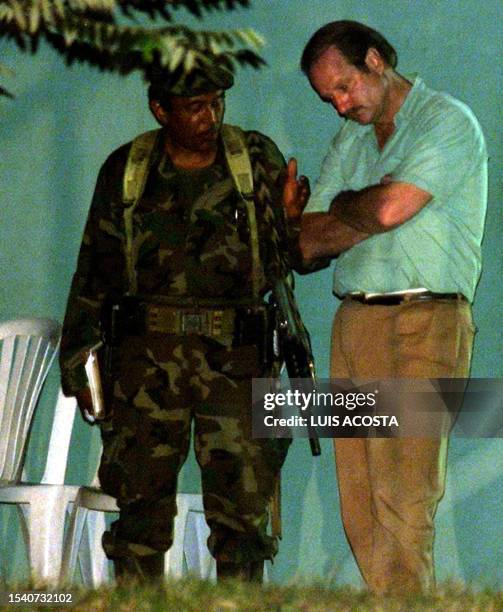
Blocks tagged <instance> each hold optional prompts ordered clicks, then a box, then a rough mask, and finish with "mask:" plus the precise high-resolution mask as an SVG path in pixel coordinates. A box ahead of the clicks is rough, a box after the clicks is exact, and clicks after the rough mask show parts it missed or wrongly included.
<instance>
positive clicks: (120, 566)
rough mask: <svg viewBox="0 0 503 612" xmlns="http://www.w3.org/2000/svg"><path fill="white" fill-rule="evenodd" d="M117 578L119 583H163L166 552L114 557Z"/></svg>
mask: <svg viewBox="0 0 503 612" xmlns="http://www.w3.org/2000/svg"><path fill="white" fill-rule="evenodd" d="M113 563H114V570H115V578H116V580H117V582H118V583H127V582H130V581H131V580H136V581H137V582H151V583H161V582H162V579H163V577H164V553H162V552H159V553H155V554H154V555H147V556H145V557H137V556H130V557H116V558H115V559H113Z"/></svg>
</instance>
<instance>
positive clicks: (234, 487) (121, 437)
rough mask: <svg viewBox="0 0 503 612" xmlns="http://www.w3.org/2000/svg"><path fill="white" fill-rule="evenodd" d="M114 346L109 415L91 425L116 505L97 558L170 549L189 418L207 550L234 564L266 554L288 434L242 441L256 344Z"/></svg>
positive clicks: (257, 371) (161, 338)
mask: <svg viewBox="0 0 503 612" xmlns="http://www.w3.org/2000/svg"><path fill="white" fill-rule="evenodd" d="M117 353H118V355H117V360H116V362H117V363H116V377H115V385H114V390H113V399H112V400H111V402H110V408H111V414H110V415H109V416H108V417H107V419H106V420H105V421H104V422H103V423H102V425H101V433H102V439H103V456H102V460H101V465H100V471H99V476H100V481H101V485H102V488H103V490H104V491H105V492H107V493H108V494H110V495H112V496H114V497H116V498H117V501H118V505H119V508H120V515H119V519H118V520H117V521H116V522H115V523H114V524H113V525H112V527H111V529H110V530H109V531H107V532H105V535H104V537H103V546H104V549H105V552H106V554H107V556H108V557H110V558H117V557H123V556H131V555H136V556H144V555H151V554H154V553H156V552H159V551H166V550H168V549H169V547H170V546H171V544H172V541H173V519H174V516H175V515H176V488H177V478H178V473H179V471H180V468H181V467H182V465H183V463H184V461H185V459H186V457H187V454H188V451H189V445H190V437H191V428H192V424H193V425H194V449H195V454H196V458H197V462H198V464H199V466H200V469H201V481H202V491H203V503H204V509H205V516H206V521H207V523H208V525H209V527H210V532H211V533H210V537H209V539H208V548H209V550H210V552H211V554H212V555H213V556H214V557H215V558H217V559H219V560H222V561H231V562H234V563H242V562H250V561H254V560H262V559H272V557H273V556H274V555H275V553H276V552H277V540H276V538H273V537H271V536H270V535H268V534H267V523H268V502H269V500H270V498H271V496H272V494H273V491H274V487H275V484H276V481H277V478H278V476H279V471H280V468H281V466H282V464H283V461H284V459H285V457H286V453H287V450H288V445H289V441H288V440H262V439H253V438H252V431H251V430H252V426H251V414H252V403H251V379H252V377H258V376H264V375H265V373H264V371H263V370H262V368H261V365H260V363H259V361H258V352H257V349H256V347H254V346H242V347H238V348H226V347H224V346H222V345H221V344H219V343H217V342H215V341H214V340H211V339H209V338H204V337H201V336H185V337H180V336H174V335H167V334H157V335H155V334H151V335H150V336H131V337H128V338H126V339H125V341H124V342H123V344H122V346H121V347H120V348H119V350H118V351H117Z"/></svg>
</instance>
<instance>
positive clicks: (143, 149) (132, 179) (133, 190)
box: [122, 129, 160, 208]
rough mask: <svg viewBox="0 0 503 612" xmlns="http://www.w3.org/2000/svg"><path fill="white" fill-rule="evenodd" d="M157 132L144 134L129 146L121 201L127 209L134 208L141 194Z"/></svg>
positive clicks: (151, 131)
mask: <svg viewBox="0 0 503 612" xmlns="http://www.w3.org/2000/svg"><path fill="white" fill-rule="evenodd" d="M159 132H160V130H159V129H157V130H150V131H149V132H144V133H143V134H140V135H139V136H137V137H136V138H135V139H134V140H133V142H132V144H131V149H130V150H129V155H128V158H127V162H126V168H125V170H124V179H123V184H122V200H123V202H124V206H126V207H127V208H129V206H135V205H136V204H137V202H138V200H139V199H140V198H141V196H142V194H143V190H144V189H145V183H146V182H147V176H148V170H149V168H150V163H151V158H152V151H153V150H154V145H155V142H156V140H157V137H158V135H159Z"/></svg>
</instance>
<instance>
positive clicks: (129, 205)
mask: <svg viewBox="0 0 503 612" xmlns="http://www.w3.org/2000/svg"><path fill="white" fill-rule="evenodd" d="M159 132H160V130H150V131H149V132H145V133H143V134H140V135H139V136H137V137H136V138H135V139H134V140H133V143H132V145H131V149H130V151H129V155H128V159H127V162H126V168H125V170H124V179H123V186H122V200H123V203H124V229H125V234H126V243H125V245H124V251H125V256H126V268H127V275H128V285H129V287H128V289H129V291H128V293H129V295H135V294H136V292H137V289H138V284H137V280H136V267H135V252H134V228H133V213H134V210H135V208H136V206H137V204H138V202H139V201H140V198H141V196H142V194H143V191H144V189H145V184H146V182H147V177H148V171H149V169H150V165H151V163H152V151H153V150H154V146H155V142H156V140H157V137H158V135H159Z"/></svg>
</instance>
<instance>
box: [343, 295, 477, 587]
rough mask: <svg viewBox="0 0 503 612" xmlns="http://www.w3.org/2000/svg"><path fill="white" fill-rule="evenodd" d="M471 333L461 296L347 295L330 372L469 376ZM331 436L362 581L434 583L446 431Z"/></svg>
mask: <svg viewBox="0 0 503 612" xmlns="http://www.w3.org/2000/svg"><path fill="white" fill-rule="evenodd" d="M473 336H474V327H473V323H472V316H471V307H470V305H469V304H468V303H467V302H464V301H461V300H435V301H425V302H405V303H403V304H400V305H397V306H378V305H366V304H360V303H358V302H354V301H351V300H345V301H344V302H343V304H342V305H341V307H340V308H339V310H338V311H337V313H336V316H335V319H334V324H333V332H332V350H331V376H332V378H352V377H363V378H451V377H456V378H458V377H459V378H462V377H467V376H468V373H469V367H470V359H471V350H472V344H473ZM447 429H448V428H447ZM334 442H335V452H336V468H337V478H338V485H339V495H340V503H341V511H342V520H343V524H344V529H345V532H346V535H347V538H348V540H349V543H350V546H351V549H352V551H353V554H354V556H355V558H356V561H357V563H358V566H359V568H360V571H361V573H362V575H363V578H364V579H365V581H366V583H367V585H368V587H369V588H370V589H371V590H372V591H373V592H375V593H378V594H383V593H389V592H394V591H395V592H404V591H425V590H428V589H430V588H432V587H433V586H434V573H433V536H434V527H433V518H434V515H435V511H436V508H437V505H438V502H439V500H440V499H441V497H442V495H443V493H444V486H445V473H446V461H447V435H445V436H441V437H437V438H436V439H435V438H429V439H427V438H388V439H379V438H368V439H367V438H346V439H343V438H341V439H336V440H334Z"/></svg>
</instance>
